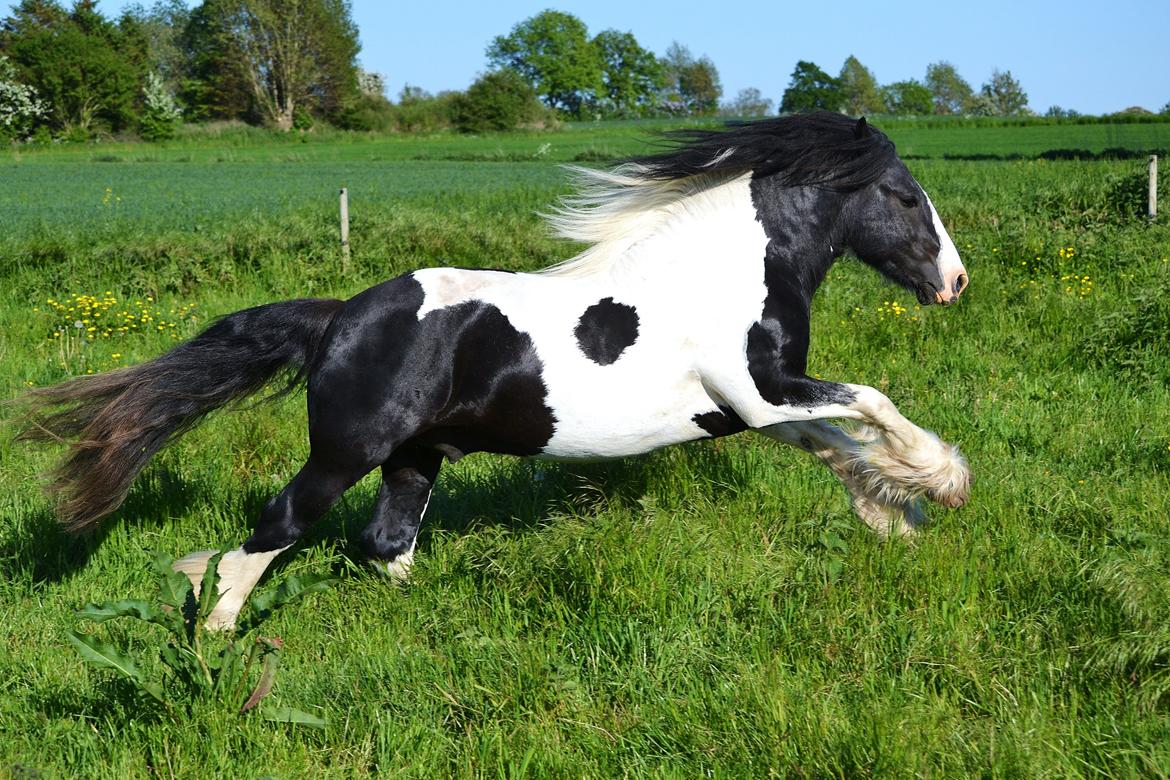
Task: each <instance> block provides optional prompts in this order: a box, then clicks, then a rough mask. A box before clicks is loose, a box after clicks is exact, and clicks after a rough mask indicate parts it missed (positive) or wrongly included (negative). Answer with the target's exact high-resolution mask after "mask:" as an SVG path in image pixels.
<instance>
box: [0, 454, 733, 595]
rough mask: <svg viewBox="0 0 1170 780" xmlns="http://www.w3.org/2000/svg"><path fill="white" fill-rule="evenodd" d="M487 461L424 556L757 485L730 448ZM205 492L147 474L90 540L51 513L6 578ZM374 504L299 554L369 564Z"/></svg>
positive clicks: (57, 562)
mask: <svg viewBox="0 0 1170 780" xmlns="http://www.w3.org/2000/svg"><path fill="white" fill-rule="evenodd" d="M489 457H492V456H487V455H482V454H481V455H477V456H475V458H476V460H475V461H473V462H472V463H471V464H469V466H470V468H465V467H462V466H460V467H447V468H446V469H445V470H444V472H443V474H442V475H441V476H440V479H439V484H438V486H437V487H436V489H435V494H434V496H433V498H432V501H431V503H430V506H429V508H428V511H427V515H426V518H425V520H424V523H423V527H422V529H421V532H420V535H419V545H420V548H421V549H422V550H424V551H425V550H426V549H428V547H429V544H430V539H431V537H432V535H433V534H434V533H436V532H446V533H454V534H459V535H462V534H465V533H468V532H470V531H472V530H473V529H475V528H479V527H490V526H504V527H507V528H508V529H509V530H510V531H513V532H521V533H522V532H526V531H530V530H533V529H536V528H539V527H540V526H541V525H543V524H544V523H545V522H546V521H547V520H548V519H549V518H550V517H555V516H581V515H591V514H596V513H597V512H599V511H602V510H603V509H606V508H619V509H627V510H632V511H635V512H639V511H642V510H643V509H644V508H645V507H646V506H647V505H648V503H653V504H655V505H657V506H660V507H661V508H664V509H671V508H674V509H683V508H685V506H686V505H687V504H689V503H690V502H692V501H694V500H718V498H719V496H720V495H721V494H723V493H729V492H730V493H734V492H735V491H737V490H738V489H740V488H741V487H742V486H743V485H744V484H745V483H746V480H748V479H750V475H749V474H748V473H747V472H746V471H745V470H744V468H743V467H742V464H739V463H737V462H736V461H735V459H734V458H733V457H732V456H731V455H730V453H729V451H728V449H725V448H722V447H719V446H712V445H710V444H707V443H704V444H692V445H686V446H683V447H676V448H673V449H671V450H666V451H663V452H658V453H653V454H650V455H646V456H642V457H637V458H626V459H621V460H614V461H605V462H599V463H571V464H567V463H555V462H548V461H535V460H526V459H518V458H497V460H496V462H495V463H492V462H490V461H489V462H486V463H485V462H483V461H482V460H481V459H485V458H489ZM485 466H486V468H485ZM680 476H681V479H680ZM277 490H278V488H276V487H274V486H273V485H271V484H262V483H259V482H257V483H253V484H251V485H249V486H248V487H245V488H244V490H243V491H242V493H241V494H240V495H238V496H236V497H235V498H234V499H233V503H234V504H235V505H236V506H238V510H239V512H240V514H241V522H240V535H239V542H241V543H242V542H243V541H244V539H245V538H246V537H247V536H249V535H250V534H251V532H252V528H253V527H254V525H255V522H256V518H258V517H259V515H260V512H261V511H262V509H263V507H264V504H265V502H267V501H268V500H269V499H270V498H271V497H272V496H273V495H274V494H275V493H276V492H277ZM207 493H208V491H207V490H205V489H204V488H201V487H200V485H199V483H198V481H192V480H189V479H184V478H183V477H181V476H180V475H179V474H178V473H177V472H175V471H173V470H172V469H170V468H167V467H166V466H165V465H162V464H159V465H156V466H154V467H152V468H150V469H148V470H147V471H146V472H145V473H144V474H143V475H142V477H141V478H140V479H139V481H138V483H137V484H136V485H135V486H134V488H133V489H132V490H131V492H130V495H129V496H127V498H126V501H125V503H124V504H123V505H122V507H121V508H120V509H119V510H118V511H117V512H116V513H115V514H114V515H112V516H111V517H109V518H107V519H106V520H105V521H104V522H103V523H102V524H101V525H100V526H99V527H98V528H96V529H95V530H93V531H91V532H89V533H85V534H81V535H71V534H68V533H66V532H64V531H63V530H61V528H60V526H59V525H58V524H57V522H56V519H55V518H54V517H53V515H52V513H51V512H49V511H41V512H37V513H35V514H33V515H31V516H30V517H29V518H28V519H27V521H26V522H25V523H21V524H18V525H17V526H15V527H11V528H9V529H8V532H7V533H6V534H5V535H4V536H2V537H0V573H2V574H3V576H5V577H7V578H29V579H31V580H32V581H33V582H58V581H61V580H64V579H66V578H68V577H69V576H71V575H73V574H74V573H75V572H77V571H78V570H79V569H81V568H83V567H84V566H85V565H86V564H87V563H88V561H89V559H90V557H91V556H92V555H93V553H94V552H95V551H96V550H97V549H98V547H99V546H100V545H101V544H102V543H103V541H104V540H105V539H106V537H107V536H108V535H109V533H110V531H111V530H112V529H113V528H115V527H119V528H122V529H123V530H128V531H130V532H131V533H133V532H134V531H136V530H138V529H142V530H143V531H144V532H145V530H146V529H148V528H150V527H151V526H154V525H156V524H157V523H158V522H159V521H160V520H161V519H164V518H167V517H174V516H178V515H182V514H184V513H187V512H188V511H189V510H190V508H191V507H192V506H194V505H198V504H199V503H200V502H203V501H208V500H211V499H210V496H208V495H207ZM373 503H374V497H373V495H372V493H370V492H369V491H365V492H358V491H353V492H351V493H350V494H349V495H348V496H347V497H345V498H344V499H342V500H341V501H339V502H338V504H337V505H335V506H334V507H333V509H332V510H331V511H330V512H329V513H328V514H327V515H326V516H325V517H324V518H322V520H321V521H320V522H318V523H316V524H314V525H313V526H312V527H311V528H310V529H309V530H308V531H307V532H306V533H305V535H304V536H303V537H302V538H301V540H300V541H299V542H298V543H297V547H298V548H305V547H314V546H317V545H321V544H328V543H332V542H340V545H341V548H342V549H343V550H344V552H345V554H346V556H347V557H350V558H351V559H353V560H354V561H360V560H363V559H364V554H363V553H362V551H361V549H360V547H359V545H358V541H357V540H358V538H359V537H360V534H361V530H362V529H363V528H364V527H365V525H366V523H368V522H369V520H370V516H371V514H372V512H373ZM144 544H146V541H145V540H144ZM209 546H210V543H209Z"/></svg>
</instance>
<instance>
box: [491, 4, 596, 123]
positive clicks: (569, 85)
mask: <svg viewBox="0 0 1170 780" xmlns="http://www.w3.org/2000/svg"><path fill="white" fill-rule="evenodd" d="M487 57H488V62H489V63H490V64H491V65H492V67H493V68H497V69H498V68H511V69H512V70H514V71H516V72H517V73H519V74H520V75H521V76H522V77H523V78H524V79H525V80H526V81H527V82H528V83H529V84H531V85H532V87H533V89H535V90H536V93H537V94H538V95H539V96H540V98H541V100H543V101H544V102H545V104H546V105H547V106H548V107H549V108H553V109H557V110H558V111H563V112H565V113H566V114H570V115H573V116H580V115H582V113H583V111H584V109H585V107H586V106H588V105H589V104H590V103H592V102H593V101H595V100H596V99H597V96H598V95H601V94H603V93H604V91H605V79H604V76H603V70H602V61H601V56H600V54H599V52H598V49H597V47H595V46H594V45H593V43H592V41H590V40H589V35H588V30H587V29H586V27H585V23H584V22H582V21H581V20H580V19H578V18H577V17H575V16H573V15H572V14H567V13H562V12H560V11H541V12H540V13H539V14H537V15H536V16H533V17H532V18H530V19H525V20H524V21H523V22H520V23H519V24H517V25H516V26H515V27H513V28H512V32H510V33H509V34H508V35H499V36H496V38H495V39H494V40H493V41H492V42H491V44H490V45H489V46H488V49H487Z"/></svg>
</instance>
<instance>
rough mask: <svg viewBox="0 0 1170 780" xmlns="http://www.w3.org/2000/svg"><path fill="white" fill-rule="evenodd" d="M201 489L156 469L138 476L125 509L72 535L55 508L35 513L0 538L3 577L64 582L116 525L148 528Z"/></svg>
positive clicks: (194, 498) (178, 509)
mask: <svg viewBox="0 0 1170 780" xmlns="http://www.w3.org/2000/svg"><path fill="white" fill-rule="evenodd" d="M198 493H199V491H198V490H197V489H196V488H195V486H193V485H192V484H191V483H190V482H188V481H187V480H185V479H183V478H182V477H180V476H179V475H178V474H177V473H175V472H174V471H172V470H171V469H168V468H166V467H155V468H152V469H149V470H148V471H147V473H146V474H144V475H143V476H142V477H141V478H140V479H139V480H138V482H137V483H136V484H135V486H134V488H133V489H131V491H130V494H129V495H128V496H127V497H126V501H125V502H124V503H123V504H122V507H121V508H120V509H119V510H118V511H117V512H115V513H114V514H113V515H111V516H110V517H108V518H106V519H105V520H103V521H102V522H101V524H100V525H98V526H97V527H96V528H94V529H93V530H90V531H87V532H84V533H80V534H71V533H68V532H66V531H65V530H64V529H62V528H61V526H60V524H59V523H58V522H57V518H56V516H55V515H54V514H53V512H52V511H51V510H41V511H38V512H35V513H33V514H31V515H29V516H28V517H27V518H25V520H24V522H18V523H16V524H15V525H14V526H11V527H9V528H8V529H7V533H6V534H5V535H4V536H2V537H0V575H2V576H3V577H5V578H7V579H17V578H28V579H30V580H31V581H32V582H37V583H51V582H60V581H62V580H65V579H67V578H68V577H70V576H71V575H73V574H74V573H75V572H77V571H78V570H79V569H82V568H83V567H84V566H85V565H86V564H87V563H88V562H89V559H90V557H91V556H92V555H93V553H94V552H95V551H96V550H97V549H98V547H100V546H101V544H102V542H103V541H105V539H106V537H108V536H109V534H110V531H111V530H112V529H113V528H114V527H115V526H132V527H148V526H150V525H153V524H155V523H157V522H158V520H159V519H160V518H164V517H171V516H174V515H176V514H179V513H181V512H182V511H184V510H185V509H186V508H187V507H188V506H189V505H190V504H191V502H192V501H197V500H198Z"/></svg>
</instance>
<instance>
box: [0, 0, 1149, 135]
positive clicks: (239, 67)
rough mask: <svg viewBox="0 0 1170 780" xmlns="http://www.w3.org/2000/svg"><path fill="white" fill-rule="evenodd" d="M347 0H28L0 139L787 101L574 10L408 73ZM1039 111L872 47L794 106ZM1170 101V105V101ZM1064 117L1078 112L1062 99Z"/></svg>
mask: <svg viewBox="0 0 1170 780" xmlns="http://www.w3.org/2000/svg"><path fill="white" fill-rule="evenodd" d="M358 51H359V44H358V29H357V26H356V24H354V22H353V19H352V14H351V9H350V3H349V0H203V2H201V3H199V4H198V5H196V6H195V7H194V8H189V7H188V6H187V4H186V3H185V2H183V0H155V2H154V4H153V5H151V6H149V7H148V6H144V5H142V4H141V3H134V4H132V5H129V6H127V7H126V8H125V9H124V10H123V11H122V13H121V15H120V16H119V17H118V18H117V19H110V18H107V17H106V16H104V15H103V14H102V13H101V12H100V11H99V10H98V9H97V5H96V0H74V2H73V4H72V6H70V7H68V8H67V7H65V6H64V5H63V4H62V3H61V2H60V0H21V1H20V2H19V3H18V4H17V5H16V6H15V7H14V8H13V9H12V11H11V13H10V14H9V16H7V17H6V18H4V19H3V20H2V21H0V141H3V140H13V139H24V138H28V137H34V138H36V139H39V140H48V139H50V138H64V139H69V140H84V139H88V138H90V137H93V136H94V135H97V134H123V133H138V134H140V135H142V136H143V137H145V138H147V139H165V138H168V137H170V136H171V135H173V134H174V132H175V131H176V128H177V127H178V125H179V124H180V122H182V121H187V122H207V121H213V120H221V119H223V120H242V121H245V122H248V123H251V124H256V125H265V126H269V127H273V128H276V129H279V130H285V131H287V130H290V129H307V128H309V127H311V126H313V125H314V124H315V123H319V122H325V123H328V124H330V125H333V126H336V127H339V128H342V129H352V130H367V131H369V130H374V131H384V130H397V131H422V130H436V129H444V128H448V127H454V128H456V129H459V130H464V131H471V132H481V131H486V130H503V129H510V128H515V127H525V126H529V127H539V126H544V125H548V124H550V123H554V122H556V121H559V120H561V119H594V118H637V117H660V116H711V115H723V116H731V117H744V118H751V117H759V116H766V115H768V114H771V113H772V112H773V106H774V103H773V101H772V100H770V99H768V98H765V97H764V96H763V95H762V94H761V93H760V91H759V90H758V89H755V88H748V89H743V90H740V92H739V93H738V94H737V95H736V96H735V97H734V98H733V99H731V100H728V101H726V102H721V100H722V97H723V87H722V84H721V82H720V77H719V71H718V69H717V68H716V66H715V63H714V62H712V60H711V59H710V58H709V57H707V56H705V55H703V56H698V57H696V56H694V54H692V52H691V50H690V49H689V48H688V47H687V46H685V45H683V44H681V43H678V42H675V43H673V44H671V46H670V47H669V48H668V49H667V50H666V51H665V52H664V53H663V54H662V55H661V56H659V55H657V54H655V53H654V52H652V51H650V50H648V49H646V48H645V47H644V46H642V45H641V44H640V43H639V42H638V40H637V38H636V37H635V36H634V35H633V33H630V32H622V31H620V30H616V29H606V30H602V31H600V32H598V33H597V34H595V35H590V33H589V30H588V28H587V27H586V25H585V23H584V22H583V21H581V20H580V19H579V18H577V17H576V16H574V15H572V14H568V13H563V12H560V11H552V10H547V11H542V12H541V13H538V14H536V15H535V16H532V17H531V18H528V19H525V20H523V21H521V22H519V23H518V24H516V25H515V26H514V27H513V28H512V29H511V30H510V31H509V32H508V33H507V34H503V35H498V36H496V37H494V38H493V39H492V40H491V41H490V42H489V43H488V45H487V49H486V52H485V55H486V60H487V66H488V69H487V71H486V72H485V73H483V74H482V75H480V76H479V78H477V79H476V81H475V82H474V83H473V84H472V85H471V86H470V87H469V88H468V89H467V90H464V91H450V92H442V93H439V94H438V95H432V94H430V93H427V92H424V91H423V90H421V89H419V88H417V87H412V86H409V85H407V86H406V87H405V88H404V89H403V90H402V92H401V93H400V94H399V95H398V100H397V103H392V102H391V101H390V100H389V99H388V98H387V96H386V85H385V79H384V77H382V76H381V75H380V74H377V73H369V72H365V71H363V70H361V68H360V67H359V66H358V63H357V55H358ZM814 109H828V110H832V111H842V112H845V113H848V114H852V115H862V114H865V115H875V114H910V115H925V114H952V115H975V116H1004V117H1010V116H1021V115H1031V110H1030V109H1029V108H1028V96H1027V93H1026V92H1025V91H1024V89H1023V87H1022V86H1021V85H1020V83H1019V81H1017V80H1016V79H1015V78H1014V77H1013V76H1012V74H1011V72H1010V71H998V70H997V71H994V72H993V73H992V75H991V78H990V79H989V80H988V81H987V82H986V83H984V84H983V85H982V86H981V87H980V88H979V89H978V90H976V89H974V88H972V86H971V85H970V84H969V83H968V82H967V81H966V80H965V79H964V78H963V77H962V76H961V75H960V74H959V73H958V71H957V69H956V68H955V67H954V66H953V65H951V64H950V63H947V62H937V63H933V64H931V65H929V66H928V67H927V69H926V74H925V78H924V79H923V80H922V81H918V80H915V79H910V80H906V81H898V82H894V83H891V84H885V85H881V84H879V83H878V81H877V79H876V77H875V76H874V74H873V72H872V71H870V70H869V68H867V67H866V66H865V65H863V64H862V63H861V62H860V61H859V60H858V59H857V58H856V57H853V56H850V57H849V58H847V59H846V60H845V63H844V65H843V66H842V67H841V70H840V72H839V73H838V75H837V76H831V75H830V74H829V73H827V72H826V71H824V70H823V69H821V68H820V67H819V66H818V65H816V64H815V63H812V62H807V61H803V60H802V61H800V62H798V63H797V64H796V67H795V69H794V70H793V72H792V75H791V78H790V82H789V85H788V88H787V89H786V90H785V91H784V93H783V96H782V98H781V100H780V104H779V110H780V112H781V113H789V112H795V111H807V110H814ZM1163 110H1164V111H1167V112H1170V105H1168V106H1167V108H1166V109H1163ZM1048 115H1049V116H1056V117H1070V116H1075V115H1076V112H1075V111H1066V110H1064V109H1060V108H1057V107H1053V108H1052V109H1049V112H1048Z"/></svg>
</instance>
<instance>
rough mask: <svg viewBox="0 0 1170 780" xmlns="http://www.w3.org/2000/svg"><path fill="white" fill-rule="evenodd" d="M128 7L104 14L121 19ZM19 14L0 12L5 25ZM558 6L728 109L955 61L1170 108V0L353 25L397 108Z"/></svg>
mask: <svg viewBox="0 0 1170 780" xmlns="http://www.w3.org/2000/svg"><path fill="white" fill-rule="evenodd" d="M124 4H125V3H124V2H122V0H101V2H100V6H101V8H102V10H103V11H105V12H106V13H108V14H111V15H113V14H116V13H117V12H118V11H119V10H120V9H121V8H122V6H123V5H124ZM146 4H149V0H147V2H146ZM11 5H12V4H11V3H0V9H3V11H4V13H5V14H7V11H8V9H9V8H10V7H11ZM548 7H552V8H556V9H557V10H561V11H567V12H569V13H572V14H575V15H577V16H579V17H580V18H581V19H582V20H583V21H584V22H585V23H586V24H587V25H588V27H589V31H590V33H591V34H593V33H597V32H599V31H600V30H603V29H606V28H608V27H612V28H615V29H618V30H629V31H631V32H633V33H634V35H635V36H636V37H637V38H638V40H639V41H640V42H641V43H642V45H643V46H645V47H647V48H649V49H651V50H652V51H654V52H656V53H658V54H662V53H663V52H664V51H665V50H666V47H667V46H669V45H670V43H671V42H672V41H678V42H680V43H682V44H684V45H686V46H688V47H689V48H690V49H691V51H692V52H693V53H694V54H695V55H696V56H698V55H703V54H706V55H707V56H709V57H710V58H711V59H712V60H713V61H714V62H715V65H716V67H717V68H718V69H719V73H720V76H721V78H722V81H723V92H724V98H725V99H726V98H730V97H732V96H734V95H735V93H736V92H738V91H739V90H740V89H742V88H744V87H756V88H758V89H759V90H760V91H761V92H763V94H764V96H765V97H769V98H772V99H773V100H775V101H777V102H779V99H780V96H781V95H782V94H783V92H784V88H785V86H787V84H788V79H789V76H790V75H791V73H792V68H793V66H794V65H795V63H796V61H797V60H799V59H805V60H811V61H813V62H815V63H817V64H818V65H820V66H821V67H822V68H824V69H825V70H827V71H829V72H830V73H832V74H836V73H837V71H838V70H840V68H841V63H842V62H843V61H844V60H845V58H846V57H847V56H849V55H850V54H853V55H854V56H856V57H857V58H858V59H860V60H861V61H862V62H863V63H864V64H865V65H867V66H868V67H869V68H870V69H871V70H872V71H873V72H874V74H875V75H876V76H877V78H878V80H879V81H880V82H881V83H883V84H884V83H889V82H892V81H901V80H903V79H909V78H917V79H920V80H921V79H922V78H923V76H924V75H925V72H926V66H927V64H928V63H931V62H936V61H938V60H948V61H950V62H951V63H953V64H954V65H955V66H956V67H957V68H958V69H959V72H960V73H961V74H962V75H963V76H964V78H966V79H967V81H968V82H970V83H971V85H972V86H973V87H975V88H976V89H978V88H979V85H980V84H982V83H983V82H984V81H986V80H987V79H988V77H989V76H990V75H991V71H992V69H993V68H999V69H1001V70H1010V71H1011V72H1012V75H1014V76H1015V77H1016V78H1017V79H1019V81H1020V82H1021V84H1022V85H1023V87H1024V89H1025V91H1027V93H1028V97H1029V103H1030V105H1031V107H1032V108H1033V109H1034V110H1036V111H1039V112H1041V113H1042V112H1044V111H1045V110H1046V109H1047V108H1048V107H1049V106H1052V105H1054V104H1055V105H1060V106H1062V107H1064V108H1073V109H1076V110H1078V111H1081V112H1082V113H1092V114H1098V113H1105V112H1110V111H1117V110H1120V109H1123V108H1126V107H1127V106H1133V105H1140V106H1144V107H1145V108H1148V109H1151V110H1154V111H1156V110H1158V109H1159V108H1161V107H1162V106H1163V105H1165V104H1166V103H1167V102H1170V41H1168V39H1167V37H1166V33H1167V30H1170V1H1168V0H1146V1H1145V2H1137V1H1136V0H1111V2H1108V3H1103V2H1100V1H1099V0H1098V2H1085V1H1084V0H1066V1H1065V2H1049V1H1048V0H1043V1H1042V2H1030V1H1029V0H1015V1H1014V2H1004V1H1003V0H981V1H980V2H971V1H969V0H968V1H964V2H947V1H946V0H935V1H934V2H922V1H920V0H915V1H914V2H885V3H879V2H873V0H869V2H853V1H852V0H837V1H836V2H811V3H810V2H800V3H786V2H782V0H770V1H768V0H707V1H706V2H689V1H687V0H677V1H676V2H661V1H659V0H641V1H640V2H639V1H637V0H622V1H620V2H619V0H592V1H591V2H559V3H552V2H550V0H533V1H532V2H528V1H526V0H496V1H495V2H465V3H460V2H451V1H450V0H422V2H386V1H385V0H353V15H354V19H355V21H356V22H357V24H358V27H359V28H360V30H361V37H362V53H361V55H360V58H361V62H362V65H363V66H364V67H365V68H366V69H367V70H375V71H378V72H380V73H382V74H384V75H385V76H386V81H387V84H388V85H389V91H390V92H391V97H394V96H395V95H397V93H398V91H399V90H400V89H401V88H402V85H403V84H405V83H410V84H413V85H416V86H421V87H423V88H424V89H426V90H428V91H431V92H438V91H440V90H443V89H463V88H465V87H466V86H467V85H468V84H470V83H471V81H472V80H474V79H475V77H476V75H477V74H478V73H481V72H482V71H483V70H484V69H485V68H486V61H485V58H484V49H485V48H486V46H487V44H488V42H489V41H490V40H491V39H492V38H493V37H494V36H496V35H500V34H504V33H507V32H508V31H509V30H510V29H511V28H512V26H513V25H514V24H516V23H517V22H519V21H520V20H522V19H525V18H527V17H529V16H532V15H533V14H536V13H539V12H540V11H541V10H543V9H544V8H548Z"/></svg>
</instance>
